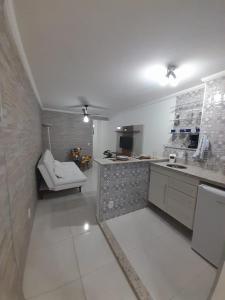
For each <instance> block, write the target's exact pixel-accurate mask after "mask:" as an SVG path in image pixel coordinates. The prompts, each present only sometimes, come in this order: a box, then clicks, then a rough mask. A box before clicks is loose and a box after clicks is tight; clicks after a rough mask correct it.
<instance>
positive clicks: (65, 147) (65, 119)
mask: <svg viewBox="0 0 225 300" xmlns="http://www.w3.org/2000/svg"><path fill="white" fill-rule="evenodd" d="M42 123H44V124H46V123H47V124H51V125H52V127H51V128H50V138H51V145H52V153H53V156H54V157H55V159H57V160H60V161H66V160H68V158H69V153H70V150H71V149H72V148H75V147H78V146H79V147H81V148H82V150H83V151H82V153H84V154H89V155H92V148H93V128H92V122H89V123H84V122H83V118H82V116H81V115H75V114H70V113H61V112H52V111H42ZM42 132H43V147H44V150H45V149H46V148H48V147H49V146H48V136H47V128H43V131H42Z"/></svg>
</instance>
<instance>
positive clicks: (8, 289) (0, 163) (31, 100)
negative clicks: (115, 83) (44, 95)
mask: <svg viewBox="0 0 225 300" xmlns="http://www.w3.org/2000/svg"><path fill="white" fill-rule="evenodd" d="M0 93H1V102H2V108H3V120H2V121H0V299H1V300H22V299H23V295H22V276H23V270H24V262H25V258H26V252H27V245H28V242H29V236H30V230H31V227H32V217H31V219H28V208H31V211H32V215H33V212H34V207H35V202H36V200H37V194H36V180H35V164H36V162H37V160H38V158H39V156H40V154H41V148H42V142H41V122H40V107H39V104H38V102H37V101H36V99H35V96H34V93H33V91H32V89H31V87H30V83H29V81H28V79H27V77H26V74H25V71H24V69H23V67H22V64H21V62H20V59H19V57H18V54H17V51H16V48H15V46H14V43H13V42H12V41H11V39H10V37H9V35H8V29H7V26H6V23H5V19H4V15H3V1H0Z"/></svg>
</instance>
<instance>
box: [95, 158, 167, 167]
mask: <svg viewBox="0 0 225 300" xmlns="http://www.w3.org/2000/svg"><path fill="white" fill-rule="evenodd" d="M94 161H95V162H96V163H98V164H100V165H115V164H129V163H138V162H139V163H140V162H149V163H152V162H162V161H168V159H166V158H150V159H137V158H133V157H130V158H129V160H124V161H123V160H113V159H110V158H96V159H94Z"/></svg>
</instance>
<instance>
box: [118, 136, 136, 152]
mask: <svg viewBox="0 0 225 300" xmlns="http://www.w3.org/2000/svg"><path fill="white" fill-rule="evenodd" d="M120 148H122V149H126V150H132V148H133V138H132V137H130V136H121V137H120Z"/></svg>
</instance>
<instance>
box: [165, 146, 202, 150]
mask: <svg viewBox="0 0 225 300" xmlns="http://www.w3.org/2000/svg"><path fill="white" fill-rule="evenodd" d="M164 147H165V148H173V149H178V150H184V151H196V149H197V148H196V149H193V148H186V147H181V146H173V145H164Z"/></svg>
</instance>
